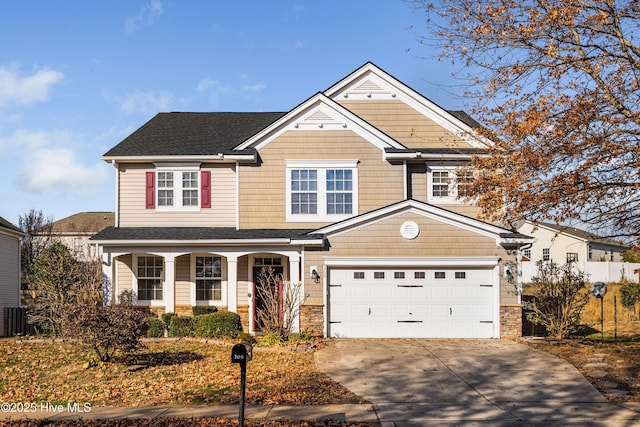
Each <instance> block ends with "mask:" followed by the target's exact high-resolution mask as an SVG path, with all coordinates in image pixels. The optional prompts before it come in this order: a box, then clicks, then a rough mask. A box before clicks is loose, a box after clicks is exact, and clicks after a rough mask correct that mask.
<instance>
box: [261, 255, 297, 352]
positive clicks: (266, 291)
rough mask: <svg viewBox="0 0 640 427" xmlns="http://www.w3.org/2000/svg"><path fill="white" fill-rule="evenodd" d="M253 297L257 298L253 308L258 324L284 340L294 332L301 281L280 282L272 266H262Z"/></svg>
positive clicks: (280, 276) (279, 276) (279, 275)
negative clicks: (257, 303) (255, 305)
mask: <svg viewBox="0 0 640 427" xmlns="http://www.w3.org/2000/svg"><path fill="white" fill-rule="evenodd" d="M256 297H257V299H259V300H260V301H261V306H260V307H257V308H256V317H257V322H258V326H259V327H260V328H262V329H263V330H264V331H265V332H268V333H269V332H271V333H276V334H279V335H280V336H281V337H282V338H283V339H284V340H287V339H288V338H289V337H290V336H291V334H292V333H293V332H295V322H296V321H297V320H298V318H299V316H300V306H301V305H302V304H303V303H304V301H305V299H306V297H305V295H304V294H303V292H302V283H301V282H289V281H283V280H282V275H281V274H276V273H275V271H274V270H273V268H272V267H262V269H261V270H260V275H259V277H258V279H257V280H256Z"/></svg>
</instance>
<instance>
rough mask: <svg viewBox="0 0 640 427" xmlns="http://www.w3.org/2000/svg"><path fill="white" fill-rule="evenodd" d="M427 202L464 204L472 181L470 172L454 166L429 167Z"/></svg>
mask: <svg viewBox="0 0 640 427" xmlns="http://www.w3.org/2000/svg"><path fill="white" fill-rule="evenodd" d="M428 170H429V174H428V180H429V196H428V198H429V201H430V202H434V203H464V200H461V199H460V198H461V197H465V196H469V185H470V184H471V183H472V181H473V174H472V173H471V172H470V171H467V170H464V169H461V168H459V167H454V166H429V168H428Z"/></svg>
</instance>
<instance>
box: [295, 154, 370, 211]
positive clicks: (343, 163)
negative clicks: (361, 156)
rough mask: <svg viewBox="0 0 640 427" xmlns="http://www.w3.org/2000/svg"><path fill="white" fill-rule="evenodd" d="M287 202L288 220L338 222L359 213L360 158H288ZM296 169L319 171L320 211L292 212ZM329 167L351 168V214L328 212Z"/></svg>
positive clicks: (318, 192)
mask: <svg viewBox="0 0 640 427" xmlns="http://www.w3.org/2000/svg"><path fill="white" fill-rule="evenodd" d="M286 163H287V176H286V181H287V183H286V201H285V202H286V204H287V208H286V209H287V215H286V221H287V222H337V221H342V220H344V219H348V218H353V217H354V216H356V215H358V212H359V209H358V160H286ZM294 169H314V170H317V171H318V183H317V184H318V189H317V194H318V201H317V203H318V213H317V214H292V213H291V171H292V170H294ZM328 169H350V170H351V171H352V172H353V173H352V177H351V178H352V186H353V187H352V188H353V189H352V193H351V196H352V200H351V208H352V209H351V213H350V214H331V215H330V214H327V187H326V171H327V170H328Z"/></svg>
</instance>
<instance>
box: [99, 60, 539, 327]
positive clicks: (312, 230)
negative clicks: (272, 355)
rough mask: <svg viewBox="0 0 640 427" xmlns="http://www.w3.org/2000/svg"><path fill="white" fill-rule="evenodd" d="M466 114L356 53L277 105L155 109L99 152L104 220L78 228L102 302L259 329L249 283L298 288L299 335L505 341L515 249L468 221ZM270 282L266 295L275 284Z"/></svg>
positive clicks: (491, 229)
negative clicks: (301, 94) (99, 280)
mask: <svg viewBox="0 0 640 427" xmlns="http://www.w3.org/2000/svg"><path fill="white" fill-rule="evenodd" d="M473 126H475V122H474V121H473V120H471V119H470V118H469V117H468V116H466V115H465V114H464V113H461V112H449V111H446V110H444V109H442V108H441V107H439V106H437V105H435V104H434V103H432V102H431V101H429V100H428V99H426V98H425V97H423V96H422V95H420V94H419V93H417V92H415V91H414V90H412V89H411V88H409V87H407V86H406V85H404V84H403V83H401V82H400V81H398V80H396V79H395V78H394V77H392V76H391V75H389V74H387V73H386V72H384V71H383V70H381V69H380V68H378V67H377V66H375V65H373V64H371V63H367V64H365V65H363V66H362V67H360V68H359V69H357V70H356V71H354V72H353V73H351V74H350V75H348V76H346V77H345V78H343V79H342V80H340V81H338V82H337V83H336V84H334V85H333V86H331V87H330V88H328V89H327V90H325V91H324V92H319V93H317V94H315V95H313V96H312V97H310V98H308V99H307V100H306V101H303V102H302V103H301V104H299V105H298V106H296V107H295V108H293V109H292V110H291V111H288V112H277V113H160V114H158V115H156V116H155V117H153V118H152V119H151V120H150V121H149V122H147V123H146V124H144V125H143V126H142V127H141V128H139V129H138V130H136V131H135V132H134V133H133V134H131V135H130V136H128V137H127V138H125V139H124V140H123V141H122V142H121V143H119V144H118V145H116V146H115V147H113V148H112V149H110V150H109V151H108V152H107V153H106V154H105V155H104V156H103V160H104V161H106V162H108V163H110V164H112V165H113V166H114V169H115V188H116V194H117V197H116V209H115V226H114V227H110V228H107V229H105V230H104V231H102V232H100V233H98V234H97V235H96V236H94V237H93V238H92V242H93V243H96V244H98V245H99V248H100V251H101V253H102V254H103V266H104V268H103V272H104V275H105V276H106V277H107V280H108V282H109V285H108V286H111V287H112V289H111V290H110V292H109V293H110V294H111V293H112V294H114V295H120V294H121V292H123V291H131V292H132V293H133V294H134V295H135V296H136V297H137V303H138V304H139V305H143V306H149V307H150V308H151V309H152V310H154V311H155V312H157V313H162V312H176V313H179V314H187V313H190V308H191V306H194V305H215V306H218V307H220V308H221V309H223V310H228V311H232V312H237V313H239V314H240V316H241V319H242V322H243V324H244V327H245V329H246V330H248V331H249V332H251V333H255V332H258V331H259V324H258V322H257V321H256V315H255V309H256V307H259V306H260V305H261V304H262V301H260V296H259V295H257V294H256V291H255V282H256V281H257V279H258V278H259V277H260V276H261V268H263V267H264V266H269V267H271V268H272V269H273V270H274V271H275V272H276V273H279V274H282V276H283V278H284V281H285V283H284V286H287V282H293V283H301V284H302V293H303V298H304V303H303V305H302V307H301V308H300V315H299V318H298V319H296V320H297V326H298V327H299V329H300V330H305V331H309V332H312V333H317V334H323V335H326V336H332V337H443V338H444V337H460V338H470V337H476V338H480V337H482V338H490V337H493V338H498V337H501V336H502V337H504V336H514V335H521V319H522V315H521V304H520V295H519V292H518V284H517V283H514V282H513V277H514V275H513V274H512V272H511V271H509V269H513V266H514V265H515V263H517V253H518V250H519V248H520V246H521V245H523V244H526V243H528V242H530V241H531V238H529V237H528V236H523V235H521V234H519V233H515V232H513V231H511V230H507V229H504V228H501V227H499V226H496V225H493V224H489V223H485V222H481V221H478V220H476V219H474V217H475V215H476V213H477V212H478V209H477V208H476V207H475V206H471V205H468V204H465V203H462V202H461V201H460V200H459V199H458V198H457V197H456V196H457V195H458V194H459V193H460V192H462V191H464V177H457V179H456V173H457V170H458V169H459V167H460V166H462V165H465V164H467V163H468V162H469V161H470V159H471V157H472V156H474V155H483V154H484V153H486V148H487V145H486V144H487V143H488V142H487V141H485V140H482V139H481V138H480V137H474V133H473V129H472V127H473ZM276 289H277V287H276Z"/></svg>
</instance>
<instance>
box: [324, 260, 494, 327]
mask: <svg viewBox="0 0 640 427" xmlns="http://www.w3.org/2000/svg"><path fill="white" fill-rule="evenodd" d="M494 309H495V307H494V289H493V270H492V269H486V268H477V269H460V268H441V269H438V268H434V269H431V268H430V269H415V268H414V269H403V268H399V269H398V268H379V269H370V268H366V269H357V268H356V269H337V268H333V269H331V270H329V313H328V314H329V316H328V317H329V318H328V322H329V324H328V329H329V336H332V337H346V338H491V337H492V336H493V327H494V325H493V317H494Z"/></svg>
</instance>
